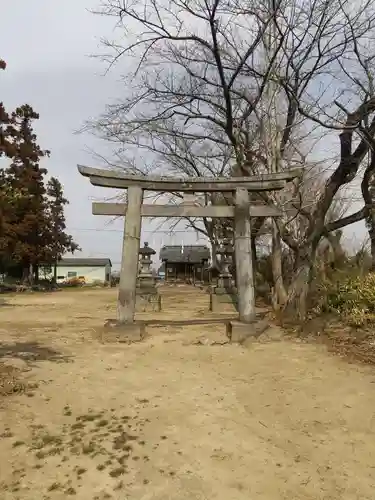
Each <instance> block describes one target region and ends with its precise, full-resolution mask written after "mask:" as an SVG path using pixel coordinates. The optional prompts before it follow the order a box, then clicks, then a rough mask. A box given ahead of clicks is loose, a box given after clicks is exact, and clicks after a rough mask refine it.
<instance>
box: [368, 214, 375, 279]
mask: <svg viewBox="0 0 375 500" xmlns="http://www.w3.org/2000/svg"><path fill="white" fill-rule="evenodd" d="M374 219H375V217H374ZM371 226H372V227H371V228H370V229H369V231H368V233H369V236H370V245H371V268H370V270H371V271H372V272H374V271H375V220H374V221H372V224H371Z"/></svg>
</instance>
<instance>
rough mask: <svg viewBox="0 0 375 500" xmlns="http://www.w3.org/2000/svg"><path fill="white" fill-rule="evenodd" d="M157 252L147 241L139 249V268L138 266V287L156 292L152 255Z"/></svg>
mask: <svg viewBox="0 0 375 500" xmlns="http://www.w3.org/2000/svg"><path fill="white" fill-rule="evenodd" d="M155 254H156V252H155V250H154V249H153V248H151V247H149V246H148V243H147V242H145V244H144V246H143V247H142V248H140V250H139V268H138V283H137V285H138V287H139V288H141V289H142V290H150V292H153V291H154V290H155V292H154V293H156V284H155V279H154V277H153V275H152V269H151V265H152V260H151V256H152V255H155Z"/></svg>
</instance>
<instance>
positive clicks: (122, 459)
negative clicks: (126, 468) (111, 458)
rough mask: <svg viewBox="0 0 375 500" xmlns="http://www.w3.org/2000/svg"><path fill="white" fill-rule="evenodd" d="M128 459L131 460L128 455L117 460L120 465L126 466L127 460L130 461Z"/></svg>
mask: <svg viewBox="0 0 375 500" xmlns="http://www.w3.org/2000/svg"><path fill="white" fill-rule="evenodd" d="M128 458H129V455H128V454H126V455H121V456H120V457H117V458H116V460H117V462H118V463H119V464H120V465H124V463H125V462H126V460H128Z"/></svg>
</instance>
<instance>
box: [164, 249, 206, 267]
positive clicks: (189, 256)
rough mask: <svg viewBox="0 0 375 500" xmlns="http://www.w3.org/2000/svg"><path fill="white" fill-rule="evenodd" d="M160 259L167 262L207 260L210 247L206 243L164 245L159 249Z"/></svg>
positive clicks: (198, 261)
mask: <svg viewBox="0 0 375 500" xmlns="http://www.w3.org/2000/svg"><path fill="white" fill-rule="evenodd" d="M159 257H160V260H161V261H166V260H167V261H168V262H193V263H197V264H198V263H200V262H202V260H209V259H210V257H211V253H210V249H209V248H208V247H207V246H206V245H187V246H183V247H182V245H174V246H164V247H162V248H161V250H160V256H159Z"/></svg>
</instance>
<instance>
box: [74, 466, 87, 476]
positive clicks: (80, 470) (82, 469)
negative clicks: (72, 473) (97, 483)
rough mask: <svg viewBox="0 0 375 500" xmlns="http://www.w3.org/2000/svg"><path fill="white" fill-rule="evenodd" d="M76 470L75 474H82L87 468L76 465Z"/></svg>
mask: <svg viewBox="0 0 375 500" xmlns="http://www.w3.org/2000/svg"><path fill="white" fill-rule="evenodd" d="M76 472H77V476H82V474H84V473H85V472H87V469H85V468H84V467H78V468H77V470H76Z"/></svg>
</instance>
